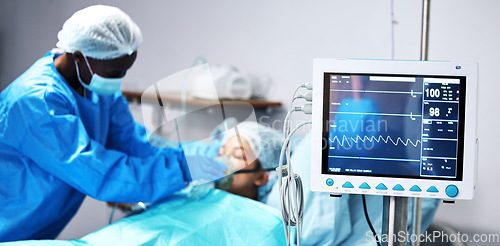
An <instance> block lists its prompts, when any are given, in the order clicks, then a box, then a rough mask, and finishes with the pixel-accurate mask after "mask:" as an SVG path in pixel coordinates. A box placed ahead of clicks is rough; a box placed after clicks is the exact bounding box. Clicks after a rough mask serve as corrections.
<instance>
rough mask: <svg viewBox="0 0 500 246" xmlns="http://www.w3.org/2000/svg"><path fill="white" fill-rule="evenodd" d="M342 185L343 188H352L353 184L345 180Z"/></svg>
mask: <svg viewBox="0 0 500 246" xmlns="http://www.w3.org/2000/svg"><path fill="white" fill-rule="evenodd" d="M342 187H344V188H354V185H352V184H351V182H349V181H347V182H345V183H344V184H343V185H342Z"/></svg>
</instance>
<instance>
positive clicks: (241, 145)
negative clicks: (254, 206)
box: [219, 136, 268, 199]
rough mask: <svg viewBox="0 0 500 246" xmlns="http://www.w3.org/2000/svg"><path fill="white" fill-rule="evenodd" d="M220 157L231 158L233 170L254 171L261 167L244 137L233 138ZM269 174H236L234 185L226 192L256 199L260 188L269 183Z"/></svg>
mask: <svg viewBox="0 0 500 246" xmlns="http://www.w3.org/2000/svg"><path fill="white" fill-rule="evenodd" d="M219 154H220V155H228V156H231V157H232V158H231V160H232V164H233V168H234V170H235V171H238V170H253V169H256V168H258V167H259V166H260V164H259V163H258V160H257V156H255V153H254V152H253V151H252V149H251V148H250V144H249V143H248V141H247V140H246V139H245V138H243V137H239V138H238V137H237V136H232V137H230V138H229V139H228V140H227V141H226V143H225V144H224V146H222V147H221V148H220V150H219ZM267 178H268V177H267V173H265V172H264V171H263V170H259V171H256V172H250V173H237V174H234V179H233V184H232V185H231V187H229V188H228V189H226V191H228V192H231V193H233V194H236V195H240V196H244V197H248V198H251V199H255V198H256V197H257V191H258V187H259V186H260V185H264V184H265V183H267Z"/></svg>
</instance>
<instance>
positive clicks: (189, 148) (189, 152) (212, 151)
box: [181, 141, 221, 158]
mask: <svg viewBox="0 0 500 246" xmlns="http://www.w3.org/2000/svg"><path fill="white" fill-rule="evenodd" d="M181 146H182V150H183V151H184V154H185V155H186V156H194V155H203V156H207V157H209V158H215V157H217V156H218V155H219V149H220V147H221V146H220V144H207V143H205V142H201V141H195V142H193V141H191V142H188V141H186V142H182V143H181Z"/></svg>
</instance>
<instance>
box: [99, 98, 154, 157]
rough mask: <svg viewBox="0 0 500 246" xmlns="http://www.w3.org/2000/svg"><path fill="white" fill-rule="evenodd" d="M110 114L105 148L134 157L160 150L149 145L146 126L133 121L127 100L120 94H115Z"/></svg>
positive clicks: (145, 155)
mask: <svg viewBox="0 0 500 246" xmlns="http://www.w3.org/2000/svg"><path fill="white" fill-rule="evenodd" d="M110 116H111V117H110V120H111V122H110V126H109V133H108V139H107V142H106V148H109V149H114V150H118V151H121V152H124V153H127V154H129V155H132V156H136V157H147V156H151V155H155V154H157V153H158V152H161V151H162V149H160V148H156V147H153V146H151V144H150V143H149V140H148V135H149V134H147V132H146V131H147V130H146V128H145V127H144V126H143V125H141V124H138V123H136V122H135V121H134V118H133V117H132V114H131V113H130V109H129V108H128V104H127V101H126V100H125V98H123V96H121V94H115V100H114V101H113V104H112V105H111V108H110Z"/></svg>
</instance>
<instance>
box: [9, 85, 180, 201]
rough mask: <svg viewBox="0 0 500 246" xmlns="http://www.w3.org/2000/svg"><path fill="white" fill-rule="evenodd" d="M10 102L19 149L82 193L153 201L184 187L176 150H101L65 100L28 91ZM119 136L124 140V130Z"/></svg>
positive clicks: (50, 93) (49, 93)
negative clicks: (132, 151) (132, 153)
mask: <svg viewBox="0 0 500 246" xmlns="http://www.w3.org/2000/svg"><path fill="white" fill-rule="evenodd" d="M15 107H16V108H17V109H15V110H17V112H18V116H17V117H18V119H21V120H20V121H19V124H20V128H19V129H24V130H23V131H22V132H19V137H20V139H21V141H20V146H18V148H19V149H20V150H21V152H22V153H24V155H26V157H28V158H30V159H31V160H33V161H34V163H36V164H37V165H38V166H40V167H41V168H42V169H44V170H45V171H47V172H48V173H49V174H51V175H52V176H54V177H56V178H58V179H61V180H63V181H64V182H66V183H67V184H69V185H70V186H72V187H73V188H75V189H77V190H78V191H80V192H82V193H84V194H86V195H89V196H91V197H93V198H96V199H98V200H104V201H112V202H139V201H143V202H154V201H156V200H159V199H161V198H163V197H165V196H168V195H170V194H172V193H174V192H175V191H178V190H180V189H182V188H184V186H185V185H184V182H185V179H184V177H183V176H184V175H183V171H182V170H181V166H185V161H184V157H183V154H182V151H181V150H180V149H164V150H162V151H161V152H160V151H158V152H155V151H154V150H153V149H148V148H146V147H144V146H142V148H140V149H138V151H137V152H135V153H134V154H135V156H134V155H127V154H125V153H124V152H122V151H118V150H111V149H107V148H105V146H103V145H101V144H99V143H98V142H96V141H93V140H92V139H90V138H89V136H88V134H87V132H86V130H85V127H84V125H83V123H82V121H81V119H80V118H79V117H78V116H76V115H75V114H74V112H71V111H72V109H71V106H70V102H69V101H68V100H67V99H66V98H65V97H64V96H62V95H60V94H59V93H57V92H54V91H41V92H39V93H32V94H31V95H29V96H27V97H24V98H23V99H22V100H19V101H17V102H16V105H15ZM23 119H24V120H23ZM116 120H117V121H119V120H122V119H116ZM127 127H129V129H128V130H130V129H132V130H134V132H133V133H132V132H130V133H129V135H134V134H139V133H140V131H141V129H140V128H139V127H137V126H135V125H133V124H129V125H128V126H127ZM115 131H116V129H115ZM121 138H122V139H123V140H124V141H128V140H129V139H127V138H125V137H124V134H122V135H121ZM137 146H138V145H137V144H135V146H131V148H134V147H137ZM122 150H123V149H122ZM140 151H144V152H142V154H141V153H139V152H140Z"/></svg>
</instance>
